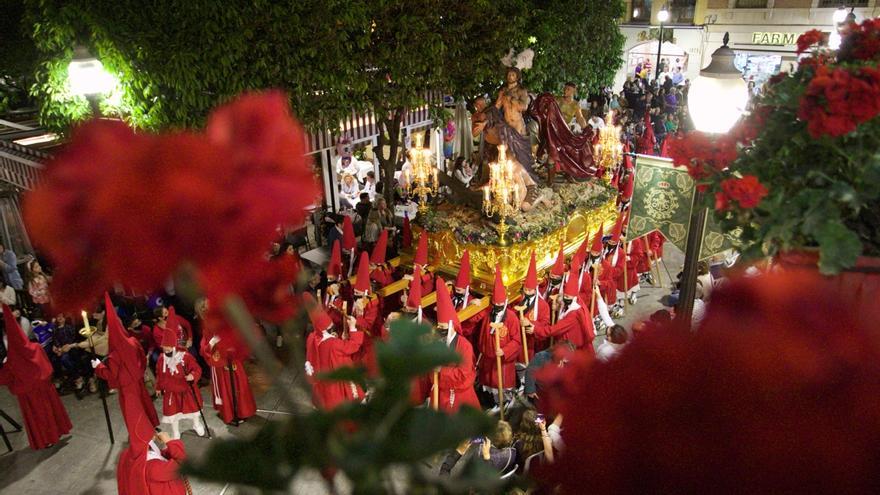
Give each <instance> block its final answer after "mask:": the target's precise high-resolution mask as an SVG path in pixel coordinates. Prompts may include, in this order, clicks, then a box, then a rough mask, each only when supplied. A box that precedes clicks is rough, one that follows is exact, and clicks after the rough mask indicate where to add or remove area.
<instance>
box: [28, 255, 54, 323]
mask: <svg viewBox="0 0 880 495" xmlns="http://www.w3.org/2000/svg"><path fill="white" fill-rule="evenodd" d="M27 269H28V283H27V287H28V294H30V296H31V301H32V302H33V303H34V305H36V306H37V308H38V310H39V311H38V315H39V316H45V315H47V314H48V313H49V304H50V302H51V301H50V299H49V282H50V281H51V279H52V277H51V276H49V275H46V273H45V272H43V267H42V266H40V262H39V261H37V260H36V259H33V260H31V261H29V262H28V264H27Z"/></svg>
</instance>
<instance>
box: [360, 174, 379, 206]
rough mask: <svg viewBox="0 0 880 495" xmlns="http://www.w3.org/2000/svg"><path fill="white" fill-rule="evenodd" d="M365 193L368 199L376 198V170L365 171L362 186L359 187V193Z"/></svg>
mask: <svg viewBox="0 0 880 495" xmlns="http://www.w3.org/2000/svg"><path fill="white" fill-rule="evenodd" d="M363 193H367V194H368V195H369V197H370V201H373V200H374V199H376V172H373V171H372V170H371V171H369V172H367V176H366V177H365V178H364V187H363V188H362V189H361V194H363Z"/></svg>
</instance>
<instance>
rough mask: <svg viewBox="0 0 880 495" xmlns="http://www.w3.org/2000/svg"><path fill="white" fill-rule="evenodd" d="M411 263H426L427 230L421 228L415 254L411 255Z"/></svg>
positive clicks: (423, 264) (424, 264)
mask: <svg viewBox="0 0 880 495" xmlns="http://www.w3.org/2000/svg"><path fill="white" fill-rule="evenodd" d="M413 263H414V264H417V265H422V266H426V265H427V264H428V231H427V230H423V231H422V233H421V234H420V235H419V245H418V247H417V248H416V254H415V256H413Z"/></svg>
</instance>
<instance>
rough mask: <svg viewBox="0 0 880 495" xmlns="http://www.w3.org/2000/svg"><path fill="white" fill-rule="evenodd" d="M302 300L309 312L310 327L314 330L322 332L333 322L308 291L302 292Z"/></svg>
mask: <svg viewBox="0 0 880 495" xmlns="http://www.w3.org/2000/svg"><path fill="white" fill-rule="evenodd" d="M303 302H304V303H305V305H306V310H307V311H308V313H309V321H311V322H312V327H313V328H314V329H315V331H316V332H323V331H324V330H327V329H328V328H329V327H330V325H332V324H333V320H331V319H330V315H328V314H327V312H326V311H324V308H323V307H321V305H320V304H318V302H317V301H315V296H313V295H312V294H311V293H310V292H306V293H303Z"/></svg>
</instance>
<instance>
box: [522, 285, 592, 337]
mask: <svg viewBox="0 0 880 495" xmlns="http://www.w3.org/2000/svg"><path fill="white" fill-rule="evenodd" d="M562 294H563V305H562V307H561V308H560V312H559V318H558V319H557V320H556V324H555V325H553V326H550V327H548V328H547V329H546V331H545V330H544V329H541V330H537V329H536V334H538V336H539V337H540V338H544V339H546V338H550V337H555V338H557V339H562V340H568V341H569V342H571V343H572V344H574V346H575V348H577V349H585V348H586V349H590V350H592V346H593V339H594V338H595V336H596V334H595V330H594V329H593V317H592V316H591V315H590V313H589V309H590V308H585V307H584V303H583V301H581V298H580V284H579V283H578V277H577V274H576V273H569V276H568V279H567V280H566V282H565V287H564V288H563V290H562Z"/></svg>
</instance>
